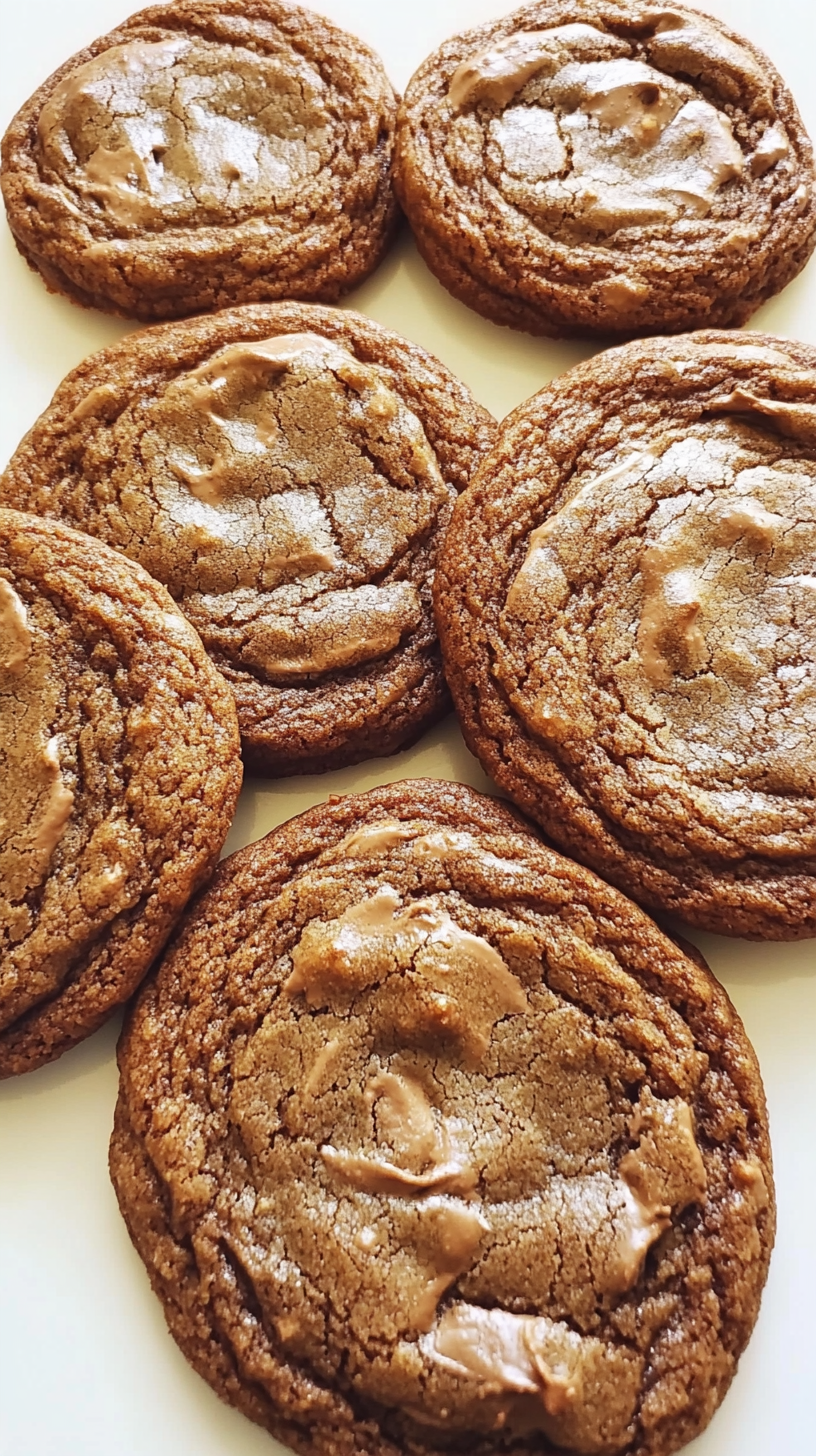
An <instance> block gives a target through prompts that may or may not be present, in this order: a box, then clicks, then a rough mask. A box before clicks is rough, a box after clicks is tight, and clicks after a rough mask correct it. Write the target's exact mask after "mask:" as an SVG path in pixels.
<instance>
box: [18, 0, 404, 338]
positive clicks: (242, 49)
mask: <svg viewBox="0 0 816 1456" xmlns="http://www.w3.org/2000/svg"><path fill="white" fill-rule="evenodd" d="M395 105H396V103H395V100H394V95H393V92H392V90H391V87H390V85H389V83H388V80H387V78H386V76H385V73H384V71H383V68H382V64H381V62H380V61H379V58H378V57H377V56H376V55H375V54H374V52H373V51H371V50H370V49H369V47H368V46H366V45H365V44H364V43H363V42H362V41H359V40H357V39H356V38H355V37H354V36H351V35H348V34H347V33H346V32H345V31H342V30H340V29H339V28H338V27H337V26H335V25H333V24H332V23H331V22H330V21H328V20H325V19H324V18H323V17H322V16H319V15H315V14H313V13H312V12H311V11H309V10H304V9H301V8H300V7H299V6H297V5H289V4H286V3H278V0H182V3H181V4H174V5H157V6H154V7H152V8H151V9H149V10H144V11H140V12H139V13H138V14H137V15H134V16H132V17H131V18H130V19H129V20H128V21H126V22H125V23H124V24H123V25H122V26H120V27H119V28H118V29H117V30H116V31H114V32H112V33H111V34H110V35H107V36H103V37H102V38H101V39H100V40H97V41H95V42H94V43H93V45H91V46H89V47H88V48H87V49H86V50H84V51H81V52H80V53H79V54H78V55H76V56H74V57H72V59H71V60H70V61H68V62H67V63H66V64H65V65H64V66H63V67H62V68H61V69H60V70H59V71H57V72H56V73H55V75H54V76H52V77H51V78H50V79H49V80H48V81H46V82H45V84H44V85H43V86H42V87H41V88H40V90H39V91H38V92H37V93H36V94H35V95H34V96H33V97H32V98H31V100H30V101H28V102H27V103H26V105H25V106H24V107H23V108H22V110H21V111H20V112H19V113H18V115H17V116H16V117H15V118H14V120H13V121H12V123H11V126H10V127H9V130H8V132H7V134H6V138H5V142H4V151H3V191H4V196H5V201H6V208H7V210H8V215H9V222H10V225H11V229H12V232H13V233H14V236H15V239H16V241H17V245H18V247H19V248H20V251H21V252H22V253H23V255H24V256H25V257H26V258H27V259H28V261H29V263H31V265H32V266H33V267H35V268H38V269H39V271H40V272H41V273H42V275H43V277H44V278H45V281H46V283H47V284H48V286H49V287H51V288H55V289H57V290H58V291H60V292H63V293H67V294H68V295H69V296H70V297H72V298H74V299H76V300H77V301H78V302H80V303H84V304H88V305H93V306H95V307H98V308H104V309H107V310H109V311H113V312H116V313H124V314H128V315H132V316H135V317H137V318H143V319H160V318H172V317H177V316H180V315H184V314H191V313H196V312H199V311H202V310H208V309H213V308H221V307H223V306H225V305H227V304H231V303H242V302H247V301H250V300H257V299H270V298H281V297H291V298H319V299H323V300H333V299H335V298H337V297H339V296H340V294H342V293H344V292H346V291H347V289H349V288H351V287H353V286H354V284H355V283H357V282H359V281H360V280H361V279H362V278H364V277H365V276H366V274H367V273H369V272H370V271H371V269H372V268H374V267H375V266H376V264H377V262H378V261H379V259H380V257H381V256H382V253H383V252H384V250H385V248H386V246H387V244H388V240H389V237H390V234H391V231H392V227H393V223H394V220H395V204H394V201H393V196H392V192H391V181H390V169H391V148H392V133H393V125H394V116H395Z"/></svg>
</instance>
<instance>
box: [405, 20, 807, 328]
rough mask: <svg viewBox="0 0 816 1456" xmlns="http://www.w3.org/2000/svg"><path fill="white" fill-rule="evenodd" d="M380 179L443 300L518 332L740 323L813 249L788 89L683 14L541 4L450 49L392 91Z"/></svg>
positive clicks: (755, 58) (734, 43)
mask: <svg viewBox="0 0 816 1456" xmlns="http://www.w3.org/2000/svg"><path fill="white" fill-rule="evenodd" d="M396 178H397V186H398V190H399V193H400V197H401V200H402V203H403V206H404V207H405V210H406V212H407V213H408V216H409V218H410V220H411V224H412V226H413V228H414V231H415V233H416V235H417V240H418V244H419V247H420V249H421V251H422V252H423V254H424V256H425V258H426V260H427V261H428V263H429V266H430V267H431V268H432V269H433V271H434V272H435V273H436V274H437V276H438V277H439V278H440V279H441V281H442V282H443V283H444V284H445V285H446V287H448V288H449V289H450V290H451V292H453V293H454V294H455V295H456V296H457V297H459V298H461V299H462V300H463V301H464V302H466V303H469V304H470V305H471V306H472V307H473V308H475V309H477V310H478V311H479V312H481V313H484V314H485V315H486V316H487V317H488V318H492V319H495V320H496V321H497V322H499V323H506V324H511V325H513V326H514V327H517V328H523V329H528V330H529V331H531V332H533V333H544V334H547V333H550V334H560V333H571V332H576V331H577V332H594V333H602V334H619V335H620V334H624V333H639V332H647V331H648V332H663V331H667V330H670V331H676V330H682V329H684V328H699V327H705V326H706V325H718V324H719V325H725V324H728V325H730V324H738V323H742V322H744V321H745V320H746V319H747V318H748V317H749V316H750V314H751V313H752V312H753V310H754V309H755V308H756V307H757V306H758V304H759V303H760V302H762V300H763V299H765V298H767V297H769V296H770V295H771V294H773V293H775V292H777V291H778V290H779V289H780V288H782V287H783V286H784V285H785V283H786V282H788V281H789V279H790V278H792V277H793V276H794V275H795V273H796V272H798V270H799V269H800V268H801V267H802V266H803V264H804V262H805V261H806V260H807V258H808V256H809V254H810V251H811V250H812V247H813V237H814V220H815V219H816V204H814V197H813V162H812V149H811V144H810V141H809V139H808V137H807V135H806V133H805V131H804V128H803V126H802V122H801V118H800V117H799V113H798V111H797V110H796V106H795V104H794V102H793V99H792V97H791V96H790V93H789V92H788V90H787V88H786V86H785V84H784V82H783V81H782V79H781V77H780V76H779V75H778V74H777V73H776V72H775V71H774V69H773V67H772V65H771V63H770V62H769V61H768V59H767V58H766V57H765V56H764V55H763V54H762V53H761V52H760V51H758V50H757V49H756V47H755V46H753V45H752V44H751V43H750V42H749V41H747V40H745V39H743V38H742V37H740V36H737V35H735V34H734V33H733V32H732V31H730V30H728V29H727V28H726V27H725V26H724V25H722V24H721V23H720V22H719V21H717V20H715V19H713V18H712V17H709V16H706V15H702V14H700V13H699V12H698V11H695V10H690V9H687V8H686V7H672V8H666V7H660V6H656V5H650V4H644V3H640V0H636V3H631V0H589V3H580V4H579V3H570V0H545V3H543V4H535V5H528V6H526V7H525V8H524V9H522V10H518V11H516V12H515V13H514V14H512V15H509V16H505V17H503V18H502V19H500V20H497V21H495V22H493V23H491V24H488V25H484V26H481V27H480V28H479V29H477V30H472V31H467V32H465V33H464V34H462V35H458V36H454V37H453V38H452V39H451V40H449V41H447V42H446V43H445V44H444V45H443V46H442V47H441V48H440V49H439V50H438V51H437V52H436V53H435V54H434V55H433V56H431V57H429V58H428V60H426V61H425V62H424V63H423V65H422V66H421V67H420V68H419V70H418V71H417V73H416V75H415V76H414V77H413V79H412V80H411V81H410V83H409V85H408V88H407V91H406V94H405V100H404V102H403V104H402V107H401V109H400V115H399V123H398V138H397V163H396Z"/></svg>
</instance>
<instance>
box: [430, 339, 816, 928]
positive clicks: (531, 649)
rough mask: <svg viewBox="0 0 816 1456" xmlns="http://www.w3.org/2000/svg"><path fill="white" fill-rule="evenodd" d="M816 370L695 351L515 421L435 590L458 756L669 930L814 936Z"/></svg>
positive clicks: (572, 377) (786, 361) (706, 343)
mask: <svg viewBox="0 0 816 1456" xmlns="http://www.w3.org/2000/svg"><path fill="white" fill-rule="evenodd" d="M814 416H816V353H814V351H813V350H812V349H810V348H808V347H807V346H806V345H803V344H796V343H791V342H790V341H788V340H783V339H777V338H773V337H771V336H769V335H763V334H738V335H732V334H726V333H718V332H714V331H706V332H701V333H699V334H693V335H688V336H686V337H683V338H677V339H670V338H667V339H652V340H648V341H643V342H641V343H637V344H630V345H625V346H623V347H622V348H619V349H612V350H609V351H608V352H607V353H605V354H601V355H598V356H596V358H594V359H593V360H591V361H589V362H588V363H587V364H582V365H579V366H578V368H576V369H573V370H571V371H570V372H569V373H568V374H566V375H564V376H563V377H562V378H561V379H560V380H558V381H557V382H556V383H554V384H553V385H551V386H550V387H549V388H548V389H546V390H544V391H542V392H541V393H540V394H538V395H535V396H534V397H533V399H531V400H529V401H528V402H527V403H526V404H524V405H522V406H521V407H520V408H519V409H518V410H516V411H515V413H514V414H512V415H511V416H510V417H509V418H508V419H507V420H506V421H505V423H504V425H503V427H502V430H501V433H500V438H499V442H498V444H497V446H496V448H495V450H494V451H493V452H492V454H491V455H490V456H489V457H488V459H487V460H486V461H485V463H484V466H483V468H482V470H481V471H480V472H479V474H478V475H477V477H476V479H475V480H474V483H473V486H472V488H471V489H470V490H469V491H468V492H466V494H465V496H464V497H462V498H461V500H460V501H459V502H458V503H457V507H456V509H455V512H454V518H453V522H452V525H451V529H450V531H449V533H448V535H447V538H446V541H445V546H444V550H443V553H442V557H441V561H440V567H439V570H438V573H437V579H436V596H435V604H436V612H437V621H438V625H439V629H440V637H441V641H442V646H443V654H444V658H445V663H446V670H447V673H448V679H449V682H450V685H451V690H452V693H453V696H454V701H455V703H456V706H457V708H458V711H459V714H460V717H461V720H462V726H463V731H464V734H465V738H466V740H467V742H468V744H469V745H470V747H471V749H472V750H473V751H474V752H475V753H476V754H477V755H478V757H479V758H480V760H481V762H482V764H483V766H484V767H485V768H486V770H487V771H488V772H489V773H490V774H492V776H493V777H494V778H495V780H496V782H497V783H499V784H500V785H501V787H502V788H503V789H504V790H505V791H506V792H507V793H508V794H509V795H510V796H511V798H513V799H514V800H515V802H516V803H518V804H519V805H521V807H523V808H524V809H525V810H526V812H527V813H529V814H530V815H532V816H533V817H534V818H535V819H537V820H538V822H539V824H541V825H542V826H543V828H544V829H545V831H546V832H547V834H548V835H550V836H551V838H552V839H553V841H554V842H555V843H557V844H559V845H561V846H562V847H564V848H566V849H567V850H568V852H569V853H571V854H573V855H575V857H576V858H578V859H580V860H581V861H583V862H584V863H586V864H589V865H591V866H592V867H593V868H594V869H596V870H598V871H599V873H601V874H603V875H604V876H605V877H606V878H607V879H609V880H611V881H612V882H613V883H614V884H616V885H618V886H619V888H621V889H623V890H624V891H625V892H626V893H627V894H631V895H632V896H633V897H635V898H636V899H639V900H640V901H641V902H642V903H643V904H645V905H647V906H649V907H651V908H652V909H655V910H663V911H670V912H672V913H673V914H676V915H680V916H682V917H683V918H684V919H685V920H687V921H689V922H690V923H691V924H694V925H698V926H700V927H703V928H707V929H709V930H714V931H718V932H720V933H724V934H730V935H742V936H748V937H752V938H759V939H771V940H774V939H779V940H787V939H791V940H795V939H801V938H803V937H807V936H812V935H814V934H816V842H814V841H815V838H816V805H815V804H814V798H815V797H816V793H815V789H816V775H815V774H814V762H813V748H812V745H813V722H812V719H813V712H814V689H815V688H816V685H815V684H814V681H813V679H814V672H815V671H816V654H815V653H814V641H815V640H816V637H815V635H814V619H813V607H814V600H813V575H812V569H811V568H812V560H813V549H814V545H815V544H816V535H814V533H815V532H816V517H814V512H813V507H812V504H811V497H812V491H813V482H814V479H815V478H816V465H815V464H814V445H816V431H814V430H813V428H812V426H811V421H812V419H813V418H814Z"/></svg>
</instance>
